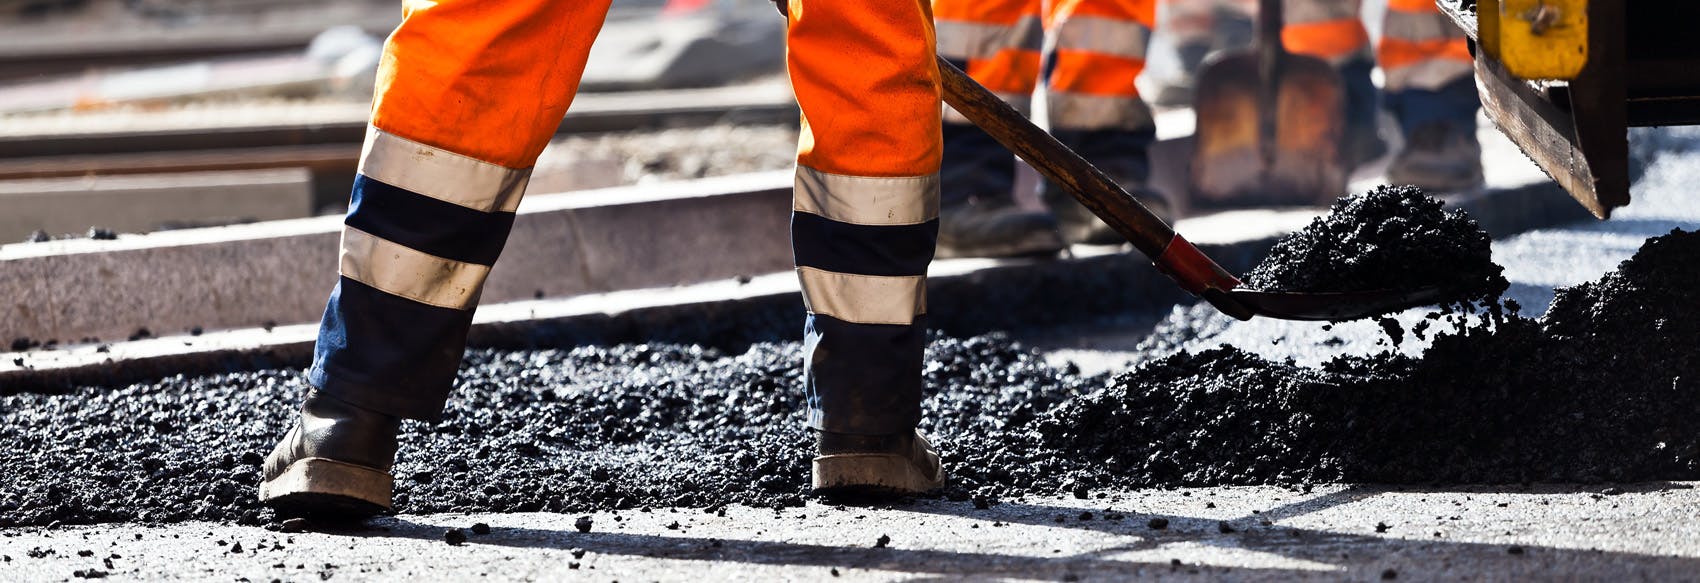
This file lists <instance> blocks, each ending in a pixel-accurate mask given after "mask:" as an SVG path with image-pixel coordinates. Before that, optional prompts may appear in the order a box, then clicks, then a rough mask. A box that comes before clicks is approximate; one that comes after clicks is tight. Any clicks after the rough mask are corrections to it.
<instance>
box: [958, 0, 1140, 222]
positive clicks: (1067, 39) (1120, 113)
mask: <svg viewBox="0 0 1700 583" xmlns="http://www.w3.org/2000/svg"><path fill="white" fill-rule="evenodd" d="M1156 11H1157V0H933V16H934V18H935V19H936V22H937V27H938V50H939V55H940V56H942V57H944V58H945V59H947V60H949V61H951V62H953V63H955V64H956V65H957V66H960V67H962V68H963V69H964V70H965V71H967V72H968V75H969V76H970V77H973V78H974V80H976V81H979V82H980V84H981V85H985V86H986V88H987V89H990V90H991V91H992V92H993V93H995V94H997V95H998V96H999V97H1002V98H1003V99H1004V100H1005V101H1008V102H1009V103H1010V104H1011V105H1014V106H1015V107H1016V108H1017V109H1020V110H1023V111H1025V110H1027V109H1028V107H1029V104H1030V97H1031V95H1032V93H1033V90H1034V88H1035V86H1036V85H1037V84H1038V83H1039V82H1040V80H1041V79H1043V80H1044V82H1045V85H1046V92H1045V98H1046V102H1047V104H1048V108H1047V109H1048V114H1049V115H1048V116H1047V117H1048V120H1049V122H1050V127H1051V130H1052V133H1053V134H1054V135H1056V137H1057V139H1058V140H1061V141H1062V142H1063V143H1064V144H1066V145H1068V146H1069V147H1070V148H1073V149H1075V151H1077V152H1078V153H1080V154H1081V155H1082V156H1084V157H1086V159H1087V160H1090V161H1091V162H1092V163H1093V164H1095V165H1097V166H1098V167H1099V168H1100V169H1103V170H1104V171H1105V172H1108V173H1110V175H1111V176H1113V177H1115V178H1116V179H1117V180H1120V181H1123V182H1125V183H1129V184H1133V183H1142V182H1144V180H1145V178H1146V175H1147V174H1148V168H1147V163H1146V159H1145V158H1146V156H1145V148H1146V147H1147V146H1148V145H1149V144H1150V142H1151V141H1152V139H1153V136H1154V135H1155V128H1154V126H1153V123H1152V118H1151V109H1150V107H1149V106H1147V105H1146V103H1145V101H1144V100H1143V99H1141V98H1140V95H1139V89H1138V87H1136V86H1135V85H1134V81H1135V80H1136V79H1138V78H1139V74H1140V73H1141V72H1142V71H1144V70H1145V49H1146V45H1147V43H1148V40H1149V38H1150V36H1151V29H1152V27H1153V25H1154V22H1155V20H1156V15H1157V12H1156ZM1041 50H1044V54H1042V55H1041ZM944 135H945V144H946V145H945V160H944V170H943V185H944V198H945V203H946V204H954V203H957V202H960V201H963V200H968V199H973V198H979V197H1008V196H1009V195H1010V193H1011V190H1012V188H1013V185H1014V171H1015V162H1014V158H1012V157H1011V156H1010V154H1009V152H1008V151H1006V150H1004V149H1003V148H1002V147H1001V146H999V145H998V144H997V143H996V142H995V141H993V140H992V139H991V137H990V136H987V135H986V134H985V133H984V132H981V131H979V130H978V129H977V128H974V127H972V126H971V125H969V123H968V120H967V119H966V118H963V117H962V116H961V115H960V114H958V113H956V112H955V111H951V110H950V109H949V108H948V107H947V108H945V128H944Z"/></svg>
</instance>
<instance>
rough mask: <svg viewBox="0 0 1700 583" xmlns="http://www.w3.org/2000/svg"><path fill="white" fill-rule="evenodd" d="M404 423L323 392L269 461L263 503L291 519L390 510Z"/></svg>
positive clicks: (313, 395)
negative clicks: (393, 468) (392, 469)
mask: <svg viewBox="0 0 1700 583" xmlns="http://www.w3.org/2000/svg"><path fill="white" fill-rule="evenodd" d="M400 432H401V419H400V418H397V417H391V416H389V415H385V414H383V413H379V412H376V411H371V410H368V409H362V408H360V407H357V406H355V405H353V404H350V403H348V402H346V401H342V400H340V399H337V398H334V397H331V396H329V395H325V394H323V393H320V392H318V391H312V392H309V393H307V398H306V400H304V401H303V402H302V403H301V419H300V420H299V421H297V422H296V424H295V427H293V428H291V429H290V430H289V433H288V434H286V435H284V436H283V441H280V442H278V444H277V447H275V448H273V449H272V453H271V455H270V456H267V457H266V463H265V472H264V474H265V481H264V482H261V483H260V502H261V503H264V504H266V505H268V506H271V507H273V508H276V509H278V511H279V512H280V513H283V514H289V515H315V516H326V517H333V518H364V517H367V516H371V515H373V514H378V513H380V512H387V511H389V510H390V490H391V489H392V487H393V486H394V484H395V478H394V477H392V476H390V466H392V465H394V464H395V451H396V436H397V435H398V434H399V433H400Z"/></svg>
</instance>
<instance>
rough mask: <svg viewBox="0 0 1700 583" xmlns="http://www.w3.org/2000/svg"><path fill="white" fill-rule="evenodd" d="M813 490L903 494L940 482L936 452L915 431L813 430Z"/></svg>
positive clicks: (853, 493) (827, 492) (935, 487)
mask: <svg viewBox="0 0 1700 583" xmlns="http://www.w3.org/2000/svg"><path fill="white" fill-rule="evenodd" d="M816 439H817V441H816V444H817V448H818V449H817V451H818V452H819V453H818V455H816V456H815V459H814V471H813V480H812V484H813V486H814V490H815V491H816V492H818V493H822V494H832V495H844V494H848V495H908V494H920V493H922V492H927V491H929V490H936V489H938V488H940V487H942V486H944V467H943V466H941V465H940V464H939V454H938V451H937V450H934V449H933V446H932V444H930V443H927V438H925V437H922V436H921V433H920V432H919V431H910V432H907V433H899V434H894V435H854V434H849V433H832V432H828V431H820V432H816Z"/></svg>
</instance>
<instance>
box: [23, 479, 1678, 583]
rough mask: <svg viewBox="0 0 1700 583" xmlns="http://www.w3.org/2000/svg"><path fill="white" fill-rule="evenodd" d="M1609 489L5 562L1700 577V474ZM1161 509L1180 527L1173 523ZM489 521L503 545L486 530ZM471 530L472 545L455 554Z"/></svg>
mask: <svg viewBox="0 0 1700 583" xmlns="http://www.w3.org/2000/svg"><path fill="white" fill-rule="evenodd" d="M1604 488H1605V487H1604V486H1590V487H1574V486H1564V485H1550V486H1535V487H1531V488H1493V487H1462V488H1444V489H1422V488H1414V489H1413V488H1388V487H1379V486H1350V485H1339V486H1326V487H1321V488H1318V489H1316V490H1315V491H1312V492H1308V493H1306V492H1296V491H1290V490H1284V489H1280V488H1267V487H1260V488H1195V489H1180V490H1172V491H1161V490H1156V491H1135V492H1105V493H1102V494H1099V495H1094V497H1093V498H1092V499H1090V500H1080V499H1074V498H1071V497H1047V498H1035V499H1028V500H1018V501H1009V502H1005V503H1002V504H997V505H994V506H992V507H991V508H989V509H985V510H977V509H975V508H974V506H973V504H972V503H969V502H950V501H942V500H928V501H920V502H916V503H913V504H908V505H899V506H890V507H875V508H866V507H846V506H832V505H827V504H821V503H813V502H812V503H810V504H808V505H807V506H805V507H803V508H791V509H784V510H781V511H774V510H768V509H757V508H747V507H736V506H735V507H728V508H725V509H724V512H723V513H720V512H715V513H710V512H705V511H703V510H697V509H664V508H658V509H653V510H651V511H649V512H643V511H636V510H627V511H622V512H602V513H595V514H590V515H587V516H589V517H590V518H591V520H592V526H591V528H590V531H589V532H579V530H578V529H577V528H575V526H574V524H575V522H577V520H578V518H579V516H578V515H561V514H498V515H458V514H439V515H424V516H420V515H407V514H403V515H400V516H396V517H390V518H381V519H377V520H374V521H371V522H370V523H369V526H368V528H366V529H361V530H344V531H332V532H305V533H280V532H272V531H267V530H264V529H261V528H253V527H233V526H227V525H222V524H208V523H186V524H178V525H172V526H165V527H149V526H142V525H130V524H125V525H100V526H89V527H81V526H79V527H61V528H57V529H40V528H31V529H10V530H6V531H0V556H5V557H10V561H4V562H0V578H4V579H7V580H13V581H25V580H49V579H59V580H63V579H67V578H71V577H75V576H76V575H75V572H77V571H79V570H82V571H83V572H84V574H85V575H87V574H88V570H91V569H92V570H95V571H100V572H103V573H106V574H108V575H109V576H112V577H118V578H123V579H164V578H192V579H222V580H231V579H247V580H253V581H268V580H275V579H282V580H309V579H335V580H350V579H352V580H378V579H385V580H394V579H397V578H410V577H411V578H417V577H424V578H429V579H432V580H461V579H471V578H487V579H492V580H537V579H543V580H579V579H596V580H643V581H696V580H702V579H705V578H707V579H713V580H745V581H748V580H758V579H759V580H823V579H834V578H842V579H846V580H862V581H871V580H880V581H887V580H941V579H964V578H968V579H974V578H1003V579H1029V580H1050V581H1058V580H1062V581H1073V580H1080V581H1114V580H1125V579H1128V578H1135V577H1137V578H1142V579H1143V578H1150V579H1174V580H1211V581H1219V580H1233V581H1265V580H1281V581H1287V580H1328V581H1338V580H1355V581H1366V580H1385V579H1398V580H1402V581H1404V580H1418V581H1422V580H1441V579H1447V580H1457V579H1469V580H1482V581H1519V580H1528V579H1565V580H1603V579H1619V578H1631V579H1638V580H1648V579H1654V580H1659V579H1663V580H1684V579H1689V578H1692V577H1693V576H1694V574H1695V573H1696V572H1700V522H1697V521H1695V520H1694V518H1695V516H1696V510H1695V509H1696V508H1700V494H1697V493H1696V491H1695V490H1694V489H1693V484H1685V483H1647V484H1627V485H1621V486H1617V487H1614V490H1612V491H1613V492H1616V491H1621V492H1622V493H1620V494H1614V495H1604V494H1601V492H1602V491H1604ZM1153 519H1163V520H1167V521H1168V524H1167V526H1166V527H1165V528H1161V529H1156V528H1152V527H1151V526H1150V521H1152V520H1153ZM476 523H486V524H488V525H489V526H490V528H491V532H490V534H488V535H477V534H473V533H472V532H471V530H470V529H471V527H472V525H473V524H476ZM1382 525H1384V526H1382ZM1224 526H1226V528H1223V527H1224ZM451 528H458V529H461V531H462V532H463V533H465V534H466V535H467V542H466V543H465V544H463V545H459V546H450V545H448V544H447V543H445V542H444V540H443V535H444V532H445V531H446V530H448V529H451ZM881 537H886V538H887V540H888V542H886V543H885V544H884V545H881V544H880V543H879V541H880V540H881ZM237 545H240V546H241V550H240V551H237ZM85 554H86V556H84V555H85Z"/></svg>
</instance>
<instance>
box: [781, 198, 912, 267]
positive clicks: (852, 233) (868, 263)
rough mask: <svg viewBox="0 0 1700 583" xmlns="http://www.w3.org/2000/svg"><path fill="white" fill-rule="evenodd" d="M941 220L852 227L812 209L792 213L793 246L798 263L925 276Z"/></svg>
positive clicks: (806, 265) (804, 265) (800, 264)
mask: <svg viewBox="0 0 1700 583" xmlns="http://www.w3.org/2000/svg"><path fill="white" fill-rule="evenodd" d="M938 232H939V221H938V219H933V220H930V221H927V222H925V223H920V224H915V225H852V224H850V223H841V222H838V221H834V220H832V219H828V218H826V217H822V216H820V215H815V214H812V213H802V212H794V213H791V250H792V253H793V254H794V255H795V259H796V262H797V265H798V266H803V267H814V268H818V269H825V270H827V271H836V272H838V273H854V274H857V275H883V276H902V275H926V273H927V264H928V263H930V262H932V260H933V247H934V245H935V244H936V243H937V242H938Z"/></svg>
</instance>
